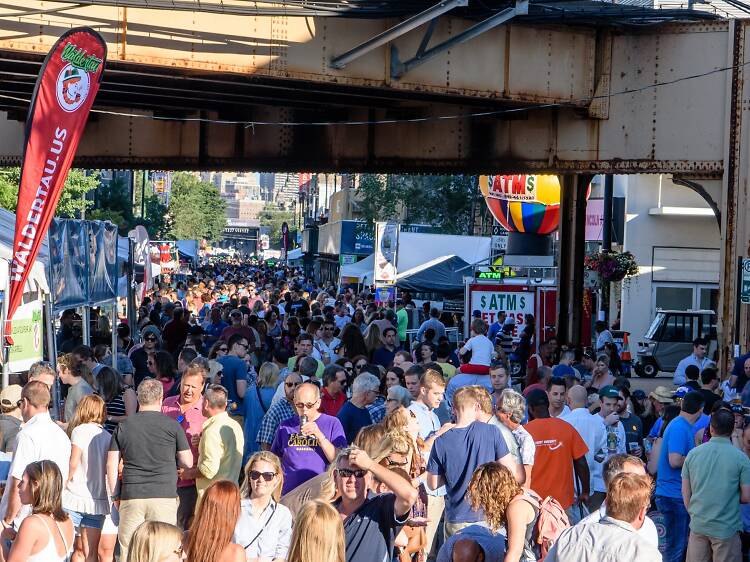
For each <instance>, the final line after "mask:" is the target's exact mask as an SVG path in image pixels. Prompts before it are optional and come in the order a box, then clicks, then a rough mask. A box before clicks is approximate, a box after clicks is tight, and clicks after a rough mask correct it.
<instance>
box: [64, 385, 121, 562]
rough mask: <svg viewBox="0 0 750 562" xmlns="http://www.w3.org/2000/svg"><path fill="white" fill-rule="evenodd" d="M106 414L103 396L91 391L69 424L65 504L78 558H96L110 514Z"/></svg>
mask: <svg viewBox="0 0 750 562" xmlns="http://www.w3.org/2000/svg"><path fill="white" fill-rule="evenodd" d="M105 418H106V408H105V406H104V400H102V399H101V398H100V397H99V396H96V395H95V394H91V395H89V396H84V397H83V398H82V399H81V401H80V402H79V403H78V407H77V408H76V411H75V414H74V415H73V419H72V420H70V423H69V424H68V432H69V435H70V442H71V451H70V465H69V470H68V481H67V482H66V483H65V488H64V489H63V492H62V505H63V507H64V508H65V509H66V511H67V512H68V513H69V514H70V517H71V519H72V521H73V526H74V527H75V529H76V541H75V551H76V554H77V558H79V559H81V558H82V559H85V560H86V561H87V562H94V561H95V560H96V559H97V550H98V547H99V539H100V538H101V532H102V527H103V526H104V519H105V517H106V516H107V515H108V514H109V496H108V495H107V482H106V462H107V451H108V450H109V442H110V440H111V438H112V436H111V435H110V433H109V432H108V431H107V430H106V429H104V426H103V425H102V424H103V423H104V420H105Z"/></svg>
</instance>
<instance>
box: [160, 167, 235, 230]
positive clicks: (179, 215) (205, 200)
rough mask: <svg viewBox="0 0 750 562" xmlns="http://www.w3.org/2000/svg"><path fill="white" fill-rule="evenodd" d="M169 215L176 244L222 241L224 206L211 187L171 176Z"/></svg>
mask: <svg viewBox="0 0 750 562" xmlns="http://www.w3.org/2000/svg"><path fill="white" fill-rule="evenodd" d="M168 212H169V215H170V218H171V220H172V224H171V227H170V233H171V235H172V236H173V237H174V238H176V239H178V240H201V239H206V240H208V241H211V242H216V241H219V240H221V236H222V232H223V230H224V227H225V226H226V224H227V218H226V205H225V203H224V200H223V199H222V198H221V197H220V196H219V190H218V189H216V187H214V185H213V184H211V183H208V182H202V181H200V179H198V178H196V177H195V176H193V175H191V174H188V173H185V172H179V173H177V174H174V176H172V193H171V196H170V201H169V208H168Z"/></svg>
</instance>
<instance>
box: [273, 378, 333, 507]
mask: <svg viewBox="0 0 750 562" xmlns="http://www.w3.org/2000/svg"><path fill="white" fill-rule="evenodd" d="M294 408H295V410H296V411H297V415H296V416H292V417H291V418H289V419H287V420H284V421H283V422H281V424H280V425H279V428H278V430H276V435H275V437H274V440H273V444H272V445H271V452H272V453H274V454H275V455H276V456H278V457H279V458H280V459H281V469H282V470H283V472H284V489H283V490H282V494H286V493H287V492H291V491H292V490H294V489H295V488H296V487H297V486H299V485H300V484H302V483H304V482H307V481H308V480H310V479H311V478H313V477H315V476H317V475H318V474H321V473H323V472H325V470H326V467H327V466H328V463H330V462H332V461H333V459H334V458H336V449H341V448H343V447H346V436H345V435H344V428H343V427H342V425H341V422H340V421H339V420H338V418H335V417H333V416H329V415H327V414H321V413H320V412H319V411H318V408H320V389H318V387H317V386H315V385H314V384H311V383H304V384H301V385H300V386H298V387H297V389H296V391H295V392H294ZM302 418H306V421H305V423H302V424H301V423H300V422H301V420H302ZM300 425H301V426H300Z"/></svg>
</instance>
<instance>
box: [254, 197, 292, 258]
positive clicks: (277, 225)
mask: <svg viewBox="0 0 750 562" xmlns="http://www.w3.org/2000/svg"><path fill="white" fill-rule="evenodd" d="M258 219H259V220H260V226H261V227H264V226H265V227H268V231H269V232H268V239H269V243H270V245H271V247H273V248H275V249H276V248H281V225H282V224H283V223H285V222H286V223H287V225H288V226H289V243H290V248H291V247H292V246H293V245H294V244H293V242H294V240H295V238H296V236H297V228H296V223H295V220H294V211H287V210H286V209H282V208H281V207H279V206H278V205H274V204H273V203H266V205H265V206H264V207H263V210H262V211H261V212H260V213H258Z"/></svg>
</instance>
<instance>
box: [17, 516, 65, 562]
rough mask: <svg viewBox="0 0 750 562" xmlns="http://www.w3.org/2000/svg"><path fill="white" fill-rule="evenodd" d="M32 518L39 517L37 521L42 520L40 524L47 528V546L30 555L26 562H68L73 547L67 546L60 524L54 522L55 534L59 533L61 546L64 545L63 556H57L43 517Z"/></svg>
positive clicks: (53, 541) (52, 539)
mask: <svg viewBox="0 0 750 562" xmlns="http://www.w3.org/2000/svg"><path fill="white" fill-rule="evenodd" d="M32 517H39V519H41V520H42V523H44V526H45V527H46V528H47V545H46V546H45V547H44V548H43V549H42V550H40V551H39V552H37V553H36V554H32V555H31V556H29V557H28V559H27V562H69V560H70V554H71V553H72V552H73V545H72V544H71V545H70V546H68V541H66V540H65V534H64V533H63V530H62V528H60V523H58V522H57V521H55V525H56V526H57V532H58V533H60V537H61V538H62V540H63V545H65V554H63V555H62V556H60V555H58V554H57V548H56V547H55V539H54V537H53V536H52V531H51V530H50V528H49V525H47V520H46V519H45V518H44V517H40V516H39V515H33V516H32Z"/></svg>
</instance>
